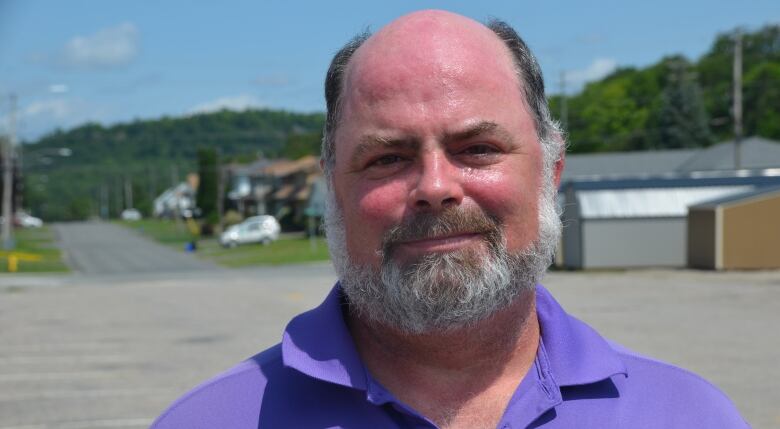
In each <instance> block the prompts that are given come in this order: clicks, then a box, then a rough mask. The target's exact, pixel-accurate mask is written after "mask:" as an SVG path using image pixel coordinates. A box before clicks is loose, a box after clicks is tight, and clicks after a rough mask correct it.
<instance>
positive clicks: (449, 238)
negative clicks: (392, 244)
mask: <svg viewBox="0 0 780 429" xmlns="http://www.w3.org/2000/svg"><path fill="white" fill-rule="evenodd" d="M481 241H483V240H482V234H480V233H476V232H469V233H458V234H452V235H446V236H438V237H427V238H424V239H420V240H409V241H403V242H400V243H398V245H399V247H401V248H403V249H406V250H409V251H411V252H413V253H435V252H454V251H457V250H460V249H463V248H464V247H468V246H471V245H473V244H475V243H477V242H481Z"/></svg>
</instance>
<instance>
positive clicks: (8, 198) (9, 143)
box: [2, 94, 16, 250]
mask: <svg viewBox="0 0 780 429" xmlns="http://www.w3.org/2000/svg"><path fill="white" fill-rule="evenodd" d="M9 98H10V102H11V111H10V114H9V115H8V139H6V141H5V144H4V145H3V149H5V150H4V151H3V225H2V236H3V249H5V250H11V249H13V248H14V224H13V223H14V220H13V217H14V216H13V209H12V207H11V206H12V205H13V195H12V194H13V180H14V172H13V169H14V159H13V158H14V145H15V143H16V142H15V140H16V95H15V94H11V96H10V97H9Z"/></svg>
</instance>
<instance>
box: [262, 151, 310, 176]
mask: <svg viewBox="0 0 780 429" xmlns="http://www.w3.org/2000/svg"><path fill="white" fill-rule="evenodd" d="M319 168H320V166H319V158H317V157H315V156H313V155H307V156H304V157H303V158H300V159H296V160H295V161H290V160H286V159H284V160H279V161H276V162H274V163H272V164H271V165H269V166H268V167H267V168H266V169H265V170H264V173H265V174H267V175H270V176H276V177H284V176H289V175H290V174H293V173H297V172H312V171H317V170H319Z"/></svg>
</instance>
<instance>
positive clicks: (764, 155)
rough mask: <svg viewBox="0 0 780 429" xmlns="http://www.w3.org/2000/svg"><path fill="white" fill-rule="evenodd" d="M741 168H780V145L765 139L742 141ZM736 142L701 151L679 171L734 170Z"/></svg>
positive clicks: (751, 138)
mask: <svg viewBox="0 0 780 429" xmlns="http://www.w3.org/2000/svg"><path fill="white" fill-rule="evenodd" d="M741 146H742V147H741V151H740V152H741V154H740V168H743V169H751V170H752V169H765V168H778V167H780V143H779V142H776V141H773V140H769V139H765V138H763V137H749V138H746V139H743V140H742V143H741ZM733 169H734V141H733V140H730V141H726V142H722V143H720V144H717V145H715V146H710V147H708V148H706V149H703V150H701V152H699V153H698V154H696V156H694V157H692V158H690V159H688V160H687V161H686V162H685V163H683V164H682V165H681V166H680V168H679V171H680V172H690V171H706V170H733Z"/></svg>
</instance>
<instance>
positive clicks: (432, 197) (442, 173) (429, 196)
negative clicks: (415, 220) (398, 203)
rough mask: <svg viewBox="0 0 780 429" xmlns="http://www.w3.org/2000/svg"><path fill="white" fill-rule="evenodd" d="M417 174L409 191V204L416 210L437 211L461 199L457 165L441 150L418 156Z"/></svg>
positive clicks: (461, 190)
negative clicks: (415, 180)
mask: <svg viewBox="0 0 780 429" xmlns="http://www.w3.org/2000/svg"><path fill="white" fill-rule="evenodd" d="M418 168H419V170H420V171H419V175H418V178H417V182H416V183H415V184H414V187H413V188H412V191H411V192H410V193H409V198H410V204H411V205H412V207H414V208H416V209H418V210H434V211H439V210H442V209H445V208H447V207H450V206H458V205H460V203H461V202H462V201H463V187H462V185H461V177H460V172H459V169H458V167H457V166H455V165H453V164H452V162H450V160H449V159H448V158H447V155H446V154H444V153H441V152H433V153H427V154H425V155H423V156H422V157H420V160H419V166H418Z"/></svg>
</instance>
